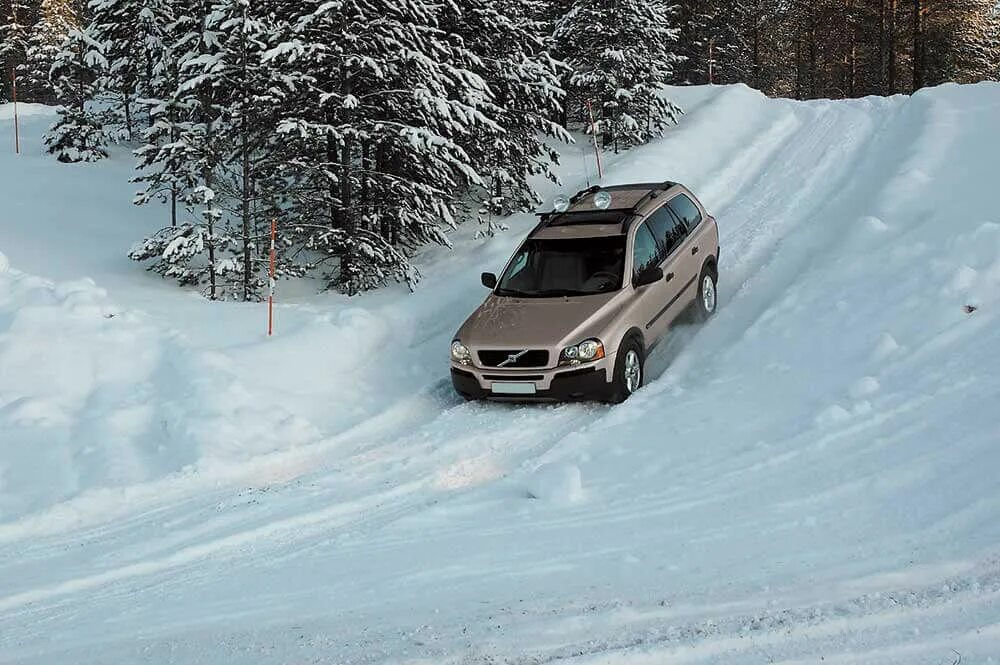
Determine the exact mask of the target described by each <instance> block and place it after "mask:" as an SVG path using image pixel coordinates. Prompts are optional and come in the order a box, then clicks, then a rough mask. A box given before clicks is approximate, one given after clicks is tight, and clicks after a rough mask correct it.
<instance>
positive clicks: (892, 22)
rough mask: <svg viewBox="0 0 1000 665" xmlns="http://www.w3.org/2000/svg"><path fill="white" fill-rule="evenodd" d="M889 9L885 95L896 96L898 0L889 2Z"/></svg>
mask: <svg viewBox="0 0 1000 665" xmlns="http://www.w3.org/2000/svg"><path fill="white" fill-rule="evenodd" d="M888 9H889V15H888V21H887V26H886V28H887V30H886V41H887V42H888V46H889V48H888V53H887V54H886V55H887V60H886V66H887V68H888V72H887V76H888V79H887V86H886V91H885V93H886V94H887V95H894V94H896V0H889V7H888Z"/></svg>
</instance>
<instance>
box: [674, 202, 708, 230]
mask: <svg viewBox="0 0 1000 665" xmlns="http://www.w3.org/2000/svg"><path fill="white" fill-rule="evenodd" d="M667 205H668V206H670V209H671V210H673V211H674V214H675V215H677V218H678V219H680V220H681V221H682V222H684V226H686V227H687V230H688V231H690V230H691V229H693V228H694V227H696V226H698V224H700V223H701V211H700V210H699V209H698V206H696V205H695V203H694V201H692V200H691V199H690V198H688V196H687V195H686V194H681V195H680V196H677V197H675V198H673V199H671V200H670V203H668V204H667Z"/></svg>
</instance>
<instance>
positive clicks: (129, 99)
mask: <svg viewBox="0 0 1000 665" xmlns="http://www.w3.org/2000/svg"><path fill="white" fill-rule="evenodd" d="M147 5H148V3H147V2H146V0H90V2H89V5H88V7H89V9H90V15H91V16H90V23H89V25H88V26H87V34H88V36H89V37H90V38H91V39H92V40H94V42H96V43H97V44H99V45H100V49H101V52H102V54H103V55H104V60H105V66H104V67H102V68H101V69H99V70H98V71H96V72H95V74H96V76H97V80H96V82H95V86H96V87H97V89H98V90H99V91H100V95H101V97H102V98H103V99H102V116H103V117H102V119H101V121H102V124H103V125H104V130H105V133H107V134H108V136H109V137H111V138H112V139H114V140H123V141H128V142H131V141H132V140H133V139H134V138H135V134H136V129H137V127H138V125H139V124H140V121H139V120H138V119H137V118H136V117H135V116H136V112H137V110H139V109H140V108H141V107H140V106H138V105H137V104H136V102H137V100H138V99H139V98H140V97H141V96H142V95H143V94H144V91H143V90H142V83H143V80H144V79H148V78H149V77H150V75H151V71H152V68H153V66H155V64H156V63H155V62H149V61H147V60H146V58H147V56H148V55H149V53H148V52H147V50H146V48H145V47H146V40H147V35H146V34H144V33H145V31H146V30H149V29H150V28H151V27H152V26H150V24H149V16H150V13H151V12H150V11H149V7H148V6H147Z"/></svg>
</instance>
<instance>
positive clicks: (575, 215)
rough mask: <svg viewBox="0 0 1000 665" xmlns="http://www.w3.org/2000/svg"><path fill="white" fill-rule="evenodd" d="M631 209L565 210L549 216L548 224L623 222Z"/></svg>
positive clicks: (569, 224) (568, 224) (570, 224)
mask: <svg viewBox="0 0 1000 665" xmlns="http://www.w3.org/2000/svg"><path fill="white" fill-rule="evenodd" d="M630 214H631V210H584V211H581V212H564V213H561V214H556V215H554V216H552V217H551V218H549V220H548V224H547V225H548V226H574V225H576V224H621V223H622V222H624V221H625V218H626V217H628V216H629V215H630Z"/></svg>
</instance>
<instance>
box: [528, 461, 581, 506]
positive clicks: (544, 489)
mask: <svg viewBox="0 0 1000 665" xmlns="http://www.w3.org/2000/svg"><path fill="white" fill-rule="evenodd" d="M528 496H529V497H530V498H532V499H541V500H542V501H548V502H550V503H555V504H568V503H576V502H578V501H582V500H583V481H582V478H581V475H580V468H579V467H578V466H576V465H574V464H565V463H556V462H552V463H549V464H543V465H542V466H540V467H538V468H537V469H536V470H535V472H534V473H533V474H532V475H531V477H530V478H529V483H528Z"/></svg>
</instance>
